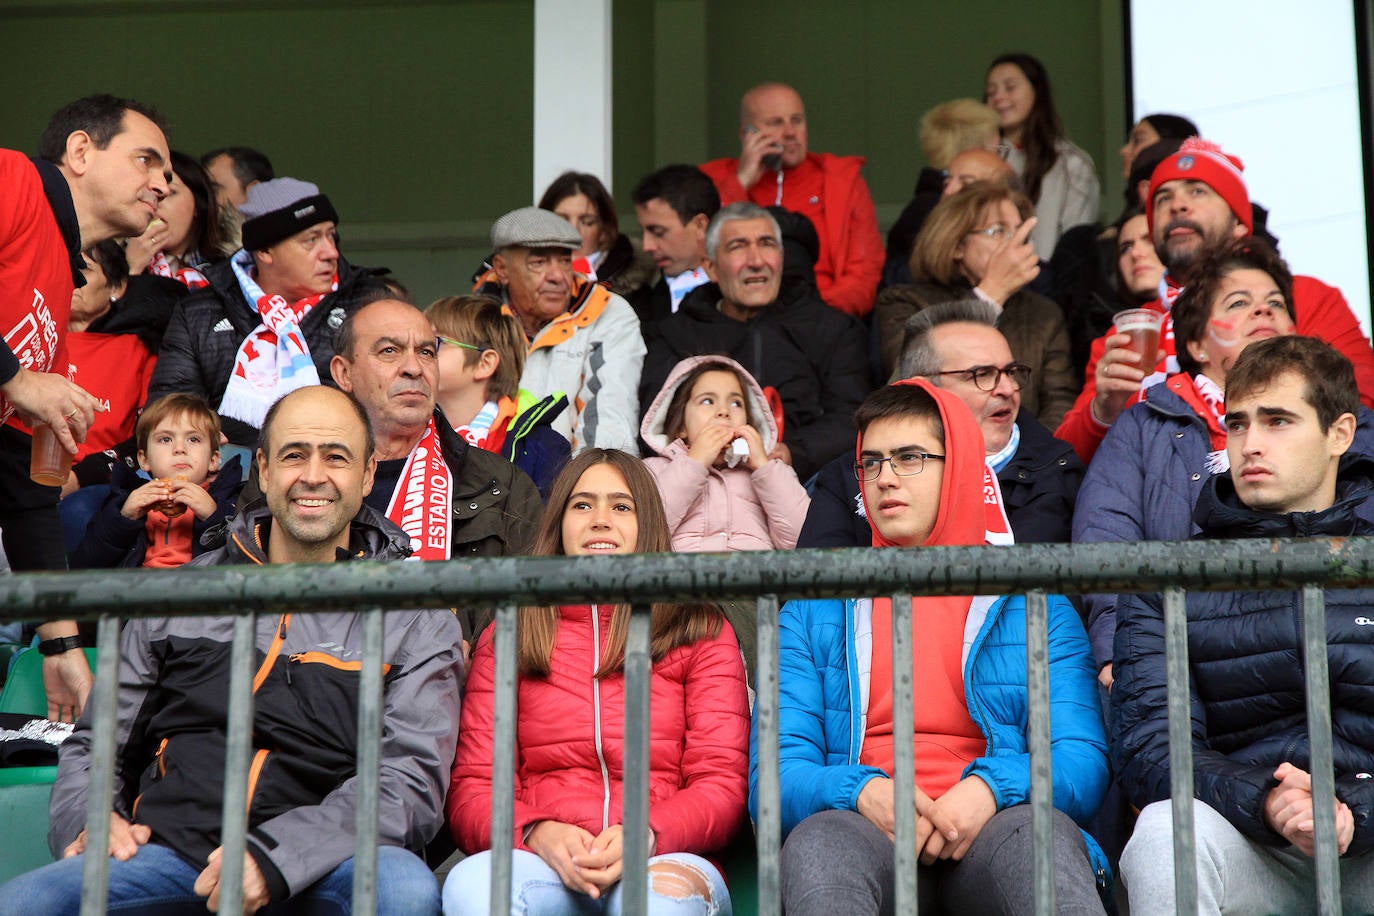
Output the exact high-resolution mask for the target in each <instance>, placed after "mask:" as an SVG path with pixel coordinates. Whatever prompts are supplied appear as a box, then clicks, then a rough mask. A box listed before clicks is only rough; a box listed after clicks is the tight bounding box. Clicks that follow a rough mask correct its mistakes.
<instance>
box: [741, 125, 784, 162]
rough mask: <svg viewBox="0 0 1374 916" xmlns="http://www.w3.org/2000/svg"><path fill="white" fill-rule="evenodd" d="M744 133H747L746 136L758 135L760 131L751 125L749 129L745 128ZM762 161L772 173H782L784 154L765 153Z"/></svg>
mask: <svg viewBox="0 0 1374 916" xmlns="http://www.w3.org/2000/svg"><path fill="white" fill-rule="evenodd" d="M744 132H745V133H746V134H756V133H758V132H759V129H758V128H757V127H755V126H754V125H753V124H750V125H749V126H748V127H746V128H744ZM760 161H761V163H762V165H763V167H764V168H766V169H768V170H769V171H770V172H780V171H782V153H781V152H777V153H765V154H764V157H763V159H762V160H760Z"/></svg>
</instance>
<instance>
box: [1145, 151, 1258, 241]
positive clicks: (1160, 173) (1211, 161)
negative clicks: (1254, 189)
mask: <svg viewBox="0 0 1374 916" xmlns="http://www.w3.org/2000/svg"><path fill="white" fill-rule="evenodd" d="M1243 171H1245V166H1244V164H1242V163H1241V161H1240V160H1239V159H1237V158H1236V157H1235V156H1231V155H1228V154H1227V153H1225V152H1222V149H1221V147H1220V146H1217V145H1216V144H1215V143H1212V142H1211V141H1210V140H1203V139H1201V138H1198V137H1189V138H1188V139H1187V140H1184V141H1183V145H1182V146H1180V147H1179V148H1178V152H1177V153H1175V154H1174V155H1172V156H1170V157H1169V158H1168V159H1165V160H1164V161H1163V162H1161V163H1160V164H1159V166H1158V167H1157V168H1156V169H1155V171H1154V174H1153V175H1151V176H1150V191H1149V193H1148V194H1147V195H1146V197H1145V219H1146V220H1147V221H1148V222H1149V224H1150V231H1152V232H1153V231H1154V225H1155V191H1157V190H1159V186H1160V185H1162V184H1164V182H1166V181H1173V180H1175V179H1183V180H1185V181H1200V182H1202V183H1203V184H1205V185H1207V186H1208V187H1209V188H1211V189H1212V190H1213V191H1216V192H1217V194H1219V195H1220V196H1221V199H1222V200H1224V201H1226V203H1227V205H1228V206H1230V208H1231V212H1232V213H1234V214H1235V215H1236V219H1238V220H1240V221H1241V222H1242V223H1244V224H1245V229H1246V231H1247V232H1254V231H1255V218H1254V214H1252V213H1251V212H1250V194H1249V192H1248V191H1246V190H1245V177H1244V176H1243V175H1242V174H1241V173H1242V172H1243Z"/></svg>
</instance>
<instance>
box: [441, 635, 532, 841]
mask: <svg viewBox="0 0 1374 916" xmlns="http://www.w3.org/2000/svg"><path fill="white" fill-rule="evenodd" d="M495 629H496V628H495V627H494V626H491V627H487V629H486V631H485V632H483V634H482V637H481V639H480V640H479V641H478V644H477V648H476V649H475V650H473V653H472V668H471V670H470V671H469V672H468V678H467V682H466V684H465V686H464V687H463V711H462V714H461V716H460V718H459V726H458V751H457V754H456V755H455V756H454V758H453V778H452V779H451V780H450V781H449V787H448V798H447V799H445V801H444V813H445V815H446V816H447V819H448V826H449V830H450V832H452V834H453V839H454V841H455V842H456V843H457V844H458V848H459V849H461V850H463V852H465V853H467V854H469V855H472V854H473V853H477V852H482V851H483V850H486V849H490V848H491V771H492V761H493V754H492V748H493V745H494V737H493V736H494V724H495V721H496V716H495V705H494V703H495V681H496V655H495V653H494V652H493V650H492V634H493V632H494V631H495ZM520 794H521V793H520V770H519V768H518V767H517V768H516V771H515V836H514V843H515V848H516V849H528V847H526V846H525V844H524V843H523V842H521V840H522V839H523V838H524V834H525V829H526V828H527V827H529V825H530V824H533V823H534V822H535V821H542V820H546V819H547V818H548V815H547V814H545V813H541V812H539V811H536V810H535V809H534V808H533V807H532V806H530V805H528V804H525V803H524V802H522V801H521V800H520Z"/></svg>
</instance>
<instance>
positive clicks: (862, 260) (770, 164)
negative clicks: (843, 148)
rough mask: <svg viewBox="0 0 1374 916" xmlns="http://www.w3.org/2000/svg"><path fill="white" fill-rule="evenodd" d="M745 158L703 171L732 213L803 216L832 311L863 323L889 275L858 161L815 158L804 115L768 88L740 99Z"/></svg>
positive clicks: (787, 89) (778, 89) (775, 86)
mask: <svg viewBox="0 0 1374 916" xmlns="http://www.w3.org/2000/svg"><path fill="white" fill-rule="evenodd" d="M739 136H740V154H739V158H737V159H715V160H712V161H711V162H707V163H705V164H703V165H702V166H701V170H702V171H703V172H705V173H706V174H707V175H709V176H710V177H711V180H712V181H714V182H715V185H716V190H718V191H719V192H720V202H721V205H722V206H726V205H729V204H732V203H735V202H737V201H741V200H749V201H752V202H754V203H756V204H758V205H759V206H763V207H768V206H782V207H786V208H787V209H789V210H793V211H795V212H797V213H802V214H804V215H805V216H806V217H807V218H809V219H810V220H811V222H812V223H814V224H815V226H816V234H817V235H818V236H819V237H820V242H821V251H820V257H819V258H818V259H817V261H816V265H815V266H816V285H817V287H818V288H819V290H820V294H821V298H822V299H824V300H825V301H826V303H828V304H829V305H831V306H834V307H835V308H837V309H839V310H841V311H843V312H848V313H849V314H851V315H854V316H856V317H863V316H864V315H867V314H868V313H869V312H870V311H872V309H873V299H874V296H875V295H876V294H877V290H878V279H879V277H880V276H881V275H882V270H883V256H884V252H883V240H882V236H880V235H879V234H878V217H877V214H876V213H875V212H874V209H873V197H872V195H870V194H869V191H868V185H867V184H866V183H865V182H864V180H863V177H862V176H861V175H860V174H859V170H860V169H861V168H862V167H863V163H864V160H863V159H862V158H861V157H859V156H836V155H833V154H831V153H812V152H810V151H809V149H808V148H807V137H806V108H805V106H804V105H803V104H802V98H801V95H799V94H798V93H797V90H795V89H793V88H792V87H791V86H788V85H785V84H783V83H762V84H760V85H758V86H755V87H754V88H753V89H750V90H749V91H748V92H746V93H745V94H744V98H742V99H741V100H740V132H739Z"/></svg>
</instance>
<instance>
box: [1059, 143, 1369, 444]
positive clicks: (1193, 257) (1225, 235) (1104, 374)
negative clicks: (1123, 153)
mask: <svg viewBox="0 0 1374 916" xmlns="http://www.w3.org/2000/svg"><path fill="white" fill-rule="evenodd" d="M1243 170H1244V166H1243V165H1242V164H1241V161H1240V160H1239V159H1237V158H1236V157H1235V156H1230V155H1227V154H1226V153H1225V152H1223V151H1222V149H1221V148H1220V147H1219V146H1217V145H1216V144H1214V143H1209V142H1207V141H1205V140H1199V139H1198V138H1196V137H1192V138H1190V139H1188V140H1185V141H1184V143H1183V145H1182V146H1181V147H1180V148H1179V150H1178V152H1177V153H1175V154H1174V155H1172V156H1170V157H1169V158H1167V159H1165V160H1164V161H1163V162H1161V163H1160V164H1159V166H1158V167H1157V168H1156V169H1155V171H1154V174H1153V175H1151V176H1150V188H1149V193H1148V194H1147V196H1146V198H1145V216H1146V218H1147V219H1148V220H1149V223H1150V236H1151V238H1152V240H1153V241H1154V245H1155V250H1156V251H1158V252H1159V258H1160V260H1161V261H1163V262H1164V266H1165V267H1166V268H1168V272H1167V273H1166V274H1165V275H1164V282H1163V284H1162V288H1161V293H1162V298H1160V299H1156V300H1154V301H1153V302H1150V303H1148V304H1147V305H1146V306H1145V308H1147V309H1152V310H1155V311H1158V312H1162V313H1163V314H1164V315H1165V319H1164V329H1163V332H1162V333H1161V334H1160V336H1159V349H1160V357H1161V358H1160V363H1159V365H1158V366H1157V367H1147V366H1140V365H1137V360H1138V357H1137V356H1136V355H1135V354H1134V353H1133V352H1132V351H1131V350H1129V349H1127V346H1126V345H1127V344H1128V343H1129V341H1130V338H1129V337H1128V336H1127V335H1125V334H1117V333H1110V332H1109V333H1108V334H1106V335H1104V336H1103V337H1101V338H1098V339H1097V340H1095V341H1093V345H1092V352H1091V354H1090V355H1089V357H1088V370H1087V382H1086V385H1085V386H1084V388H1083V392H1082V393H1081V394H1080V395H1079V396H1078V400H1077V401H1076V402H1075V403H1074V405H1073V407H1072V408H1071V409H1070V410H1069V412H1068V414H1067V415H1066V416H1065V417H1064V421H1063V422H1062V423H1061V424H1060V425H1059V429H1057V430H1056V431H1055V436H1057V437H1058V438H1060V439H1063V440H1064V441H1066V442H1068V443H1070V444H1071V445H1072V446H1073V447H1074V451H1076V452H1078V456H1079V457H1080V458H1082V459H1083V461H1084V463H1087V462H1089V461H1091V460H1092V456H1093V453H1094V452H1096V451H1097V446H1098V445H1099V444H1101V442H1102V439H1103V438H1104V437H1105V436H1106V435H1107V430H1108V429H1109V428H1111V425H1112V423H1114V422H1115V421H1116V418H1117V417H1119V416H1121V413H1122V412H1123V411H1124V410H1125V409H1126V408H1127V407H1129V406H1130V405H1131V404H1133V403H1135V402H1136V401H1137V400H1139V397H1140V393H1141V392H1142V391H1143V390H1144V389H1145V388H1148V387H1150V386H1151V385H1154V384H1157V383H1158V382H1162V381H1164V378H1165V376H1166V375H1169V374H1172V373H1175V372H1178V371H1179V366H1178V360H1177V359H1176V358H1175V357H1174V329H1173V320H1172V317H1171V316H1170V312H1169V310H1170V307H1171V306H1172V305H1173V301H1174V299H1175V298H1176V297H1177V296H1178V294H1179V293H1180V292H1181V291H1182V289H1183V287H1184V285H1186V284H1187V283H1188V279H1189V275H1190V273H1191V271H1192V269H1193V267H1194V266H1195V265H1197V264H1198V263H1199V262H1200V261H1201V260H1202V259H1203V258H1204V257H1205V256H1206V255H1207V254H1209V253H1210V252H1212V251H1215V250H1216V249H1218V248H1220V247H1221V246H1223V245H1227V244H1229V243H1230V242H1232V241H1234V240H1236V239H1243V238H1248V237H1249V236H1250V235H1251V234H1252V232H1253V229H1254V223H1253V221H1252V220H1253V217H1252V215H1251V211H1250V195H1249V192H1248V191H1247V190H1246V187H1245V178H1244V175H1243ZM1293 306H1294V308H1293V311H1294V318H1295V320H1296V323H1297V327H1296V332H1297V333H1298V334H1300V335H1303V336H1307V337H1316V338H1319V339H1321V340H1324V341H1326V342H1327V343H1328V344H1330V345H1331V346H1333V347H1335V348H1336V349H1337V350H1339V351H1340V352H1341V353H1342V354H1344V355H1345V357H1346V358H1347V359H1349V360H1350V362H1351V363H1352V364H1354V366H1355V380H1356V383H1357V384H1358V386H1359V389H1360V401H1361V402H1362V403H1363V404H1364V405H1365V406H1366V407H1374V351H1371V350H1370V347H1369V340H1368V339H1367V338H1366V337H1365V336H1364V334H1363V332H1361V331H1360V325H1359V322H1358V321H1356V319H1355V315H1354V313H1352V312H1351V311H1350V306H1349V305H1347V304H1346V301H1345V297H1344V296H1342V295H1341V291H1340V290H1338V289H1336V288H1335V287H1334V286H1328V285H1327V284H1325V283H1323V282H1321V281H1320V280H1318V279H1316V278H1315V277H1305V276H1301V275H1298V274H1294V276H1293Z"/></svg>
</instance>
